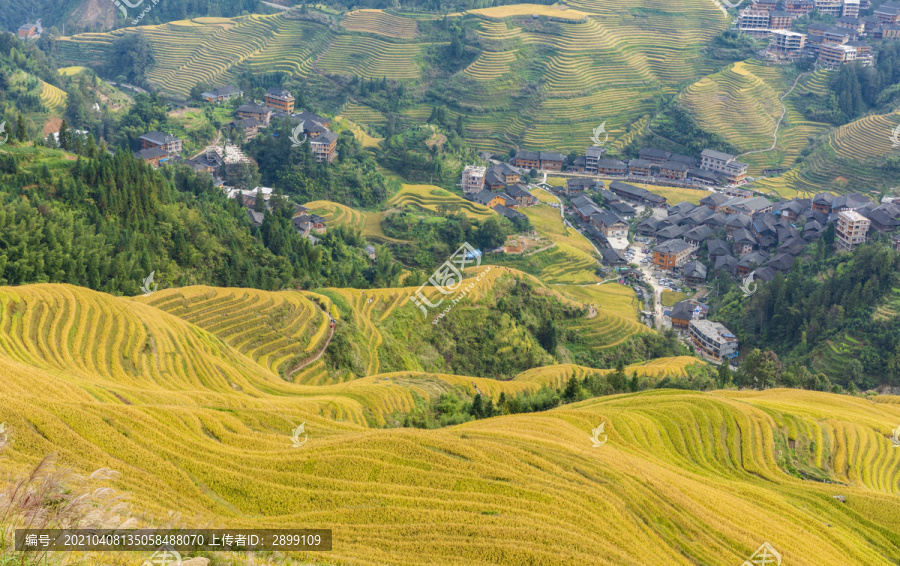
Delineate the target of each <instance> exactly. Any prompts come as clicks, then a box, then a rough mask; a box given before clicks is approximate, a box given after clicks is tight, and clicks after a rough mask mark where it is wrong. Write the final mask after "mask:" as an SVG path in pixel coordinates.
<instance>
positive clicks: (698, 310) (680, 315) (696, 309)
mask: <svg viewBox="0 0 900 566" xmlns="http://www.w3.org/2000/svg"><path fill="white" fill-rule="evenodd" d="M708 313H709V306H707V305H704V304H703V303H701V302H699V301H695V300H692V299H688V300H686V301H679V302H677V303H675V306H674V307H672V312H671V314H670V315H669V317H670V318H671V319H672V327H673V328H687V327H688V324H690V322H691V321H692V320H695V319H696V320H701V319H704V318H706V315H707V314H708Z"/></svg>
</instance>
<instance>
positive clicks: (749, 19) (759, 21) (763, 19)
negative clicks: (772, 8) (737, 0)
mask: <svg viewBox="0 0 900 566" xmlns="http://www.w3.org/2000/svg"><path fill="white" fill-rule="evenodd" d="M737 27H738V29H739V30H741V31H743V32H754V31H760V32H761V31H767V30H768V29H769V12H767V11H765V10H756V9H754V8H753V7H751V8H744V9H743V10H741V11H740V12H739V13H738V18H737Z"/></svg>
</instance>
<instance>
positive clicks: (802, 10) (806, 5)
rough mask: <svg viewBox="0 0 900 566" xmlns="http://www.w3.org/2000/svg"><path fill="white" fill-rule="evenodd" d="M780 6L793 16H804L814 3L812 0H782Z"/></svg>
mask: <svg viewBox="0 0 900 566" xmlns="http://www.w3.org/2000/svg"><path fill="white" fill-rule="evenodd" d="M782 7H783V8H784V11H785V12H788V13H790V14H793V15H795V16H804V15H806V14H808V13H810V12H812V11H813V9H815V7H816V5H815V2H813V0H784V2H782Z"/></svg>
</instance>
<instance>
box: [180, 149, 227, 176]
mask: <svg viewBox="0 0 900 566" xmlns="http://www.w3.org/2000/svg"><path fill="white" fill-rule="evenodd" d="M184 164H185V165H187V166H188V167H190V168H191V169H193V170H194V171H197V172H203V173H209V174H210V175H213V176H215V175H216V174H217V173H218V171H219V169H221V168H222V166H223V165H225V160H223V159H222V156H221V155H219V154H218V153H217V152H216V151H215V149H214V148H213V147H207V148H206V151H204V152H203V153H201V154H199V155H198V156H197V157H194V158H192V159H185V160H184Z"/></svg>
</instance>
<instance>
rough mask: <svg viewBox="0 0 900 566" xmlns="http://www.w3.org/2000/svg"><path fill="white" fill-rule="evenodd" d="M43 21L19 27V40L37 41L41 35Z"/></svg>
mask: <svg viewBox="0 0 900 566" xmlns="http://www.w3.org/2000/svg"><path fill="white" fill-rule="evenodd" d="M41 31H42V30H41V20H38V21H37V23H34V24H30V23H29V24H22V25H21V26H19V29H18V33H17V36H18V38H19V39H36V38H38V37H40V35H41Z"/></svg>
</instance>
